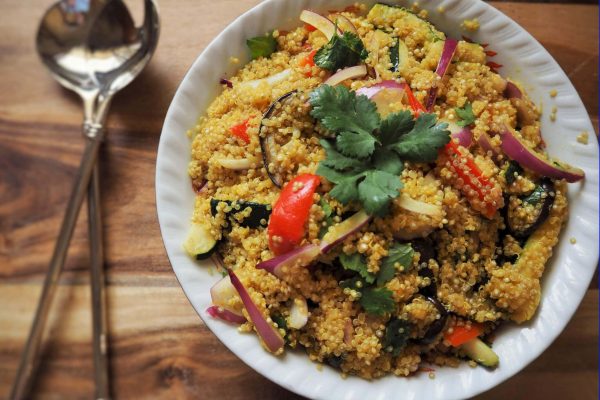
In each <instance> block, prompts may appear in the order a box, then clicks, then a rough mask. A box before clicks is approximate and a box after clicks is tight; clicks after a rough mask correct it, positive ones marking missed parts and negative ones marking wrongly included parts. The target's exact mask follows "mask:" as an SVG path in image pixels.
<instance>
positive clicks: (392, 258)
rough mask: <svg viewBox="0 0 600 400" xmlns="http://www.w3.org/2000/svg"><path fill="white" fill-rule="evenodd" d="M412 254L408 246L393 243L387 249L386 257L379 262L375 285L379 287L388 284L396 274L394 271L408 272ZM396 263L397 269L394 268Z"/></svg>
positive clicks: (410, 247) (412, 251) (411, 249)
mask: <svg viewBox="0 0 600 400" xmlns="http://www.w3.org/2000/svg"><path fill="white" fill-rule="evenodd" d="M414 254H415V252H414V250H413V248H412V246H411V245H410V244H406V243H394V245H393V246H392V247H390V248H389V249H388V255H387V257H385V258H384V259H383V260H381V267H380V268H379V273H378V274H377V285H379V286H381V285H384V284H386V283H387V282H389V281H390V280H391V279H392V278H393V277H394V275H395V274H396V270H400V271H402V272H404V271H408V270H409V269H410V267H411V266H412V262H413V255H414ZM396 263H397V264H398V268H396Z"/></svg>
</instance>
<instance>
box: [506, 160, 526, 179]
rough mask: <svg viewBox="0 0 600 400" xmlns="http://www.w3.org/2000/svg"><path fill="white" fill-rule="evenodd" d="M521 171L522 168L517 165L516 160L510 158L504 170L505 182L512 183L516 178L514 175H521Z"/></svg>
mask: <svg viewBox="0 0 600 400" xmlns="http://www.w3.org/2000/svg"><path fill="white" fill-rule="evenodd" d="M522 173H523V168H522V167H521V166H520V165H519V163H518V162H516V161H513V160H510V162H509V163H508V167H507V168H506V171H504V179H506V183H507V184H509V185H512V184H513V183H514V181H515V180H517V177H516V176H515V174H516V175H521V174H522Z"/></svg>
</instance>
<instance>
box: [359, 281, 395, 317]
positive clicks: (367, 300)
mask: <svg viewBox="0 0 600 400" xmlns="http://www.w3.org/2000/svg"><path fill="white" fill-rule="evenodd" d="M361 293H362V295H361V296H360V299H359V303H360V305H361V306H362V307H363V308H364V309H365V311H366V312H367V313H369V314H374V315H384V314H385V313H391V312H392V311H394V309H395V308H396V302H394V298H393V297H392V291H391V290H389V289H388V288H385V287H381V288H373V287H368V288H366V289H364V290H363V291H362V292H361Z"/></svg>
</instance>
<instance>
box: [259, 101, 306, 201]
mask: <svg viewBox="0 0 600 400" xmlns="http://www.w3.org/2000/svg"><path fill="white" fill-rule="evenodd" d="M297 92H298V91H297V90H292V91H291V92H288V93H286V94H284V95H283V96H281V97H279V98H278V99H277V100H275V101H274V102H273V103H272V104H271V105H270V106H269V108H268V109H267V111H266V112H265V113H264V114H263V117H262V119H261V121H260V126H259V127H258V138H259V142H260V151H261V153H262V159H263V165H264V167H265V170H266V171H267V175H268V176H269V179H271V182H273V184H274V185H275V186H277V187H278V188H280V189H281V186H282V184H283V182H281V179H279V177H277V176H276V175H275V173H274V172H272V171H271V170H270V169H269V164H270V163H271V161H272V159H273V158H274V154H273V152H272V151H271V147H272V146H273V141H274V140H275V139H274V138H273V136H271V135H268V136H264V135H263V134H262V130H263V129H262V128H263V121H264V120H265V119H269V118H271V117H272V116H273V113H274V112H275V108H276V107H277V104H278V103H283V102H285V101H286V100H287V99H289V98H290V97H292V95H294V94H296V93H297Z"/></svg>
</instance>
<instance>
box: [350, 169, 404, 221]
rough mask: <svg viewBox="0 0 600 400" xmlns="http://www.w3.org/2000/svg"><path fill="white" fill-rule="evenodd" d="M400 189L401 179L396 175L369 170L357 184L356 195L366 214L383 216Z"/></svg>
mask: <svg viewBox="0 0 600 400" xmlns="http://www.w3.org/2000/svg"><path fill="white" fill-rule="evenodd" d="M400 189H402V181H400V178H399V177H398V176H397V175H393V174H390V173H389V172H385V171H379V170H371V171H368V172H367V173H366V174H365V179H364V180H363V181H362V182H360V183H359V184H358V197H359V199H360V201H361V203H362V205H363V207H364V209H365V211H366V212H367V214H369V215H378V216H383V215H385V214H386V213H387V211H388V208H389V204H390V201H392V199H394V198H396V197H398V195H399V193H400ZM340 201H341V200H340Z"/></svg>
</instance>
